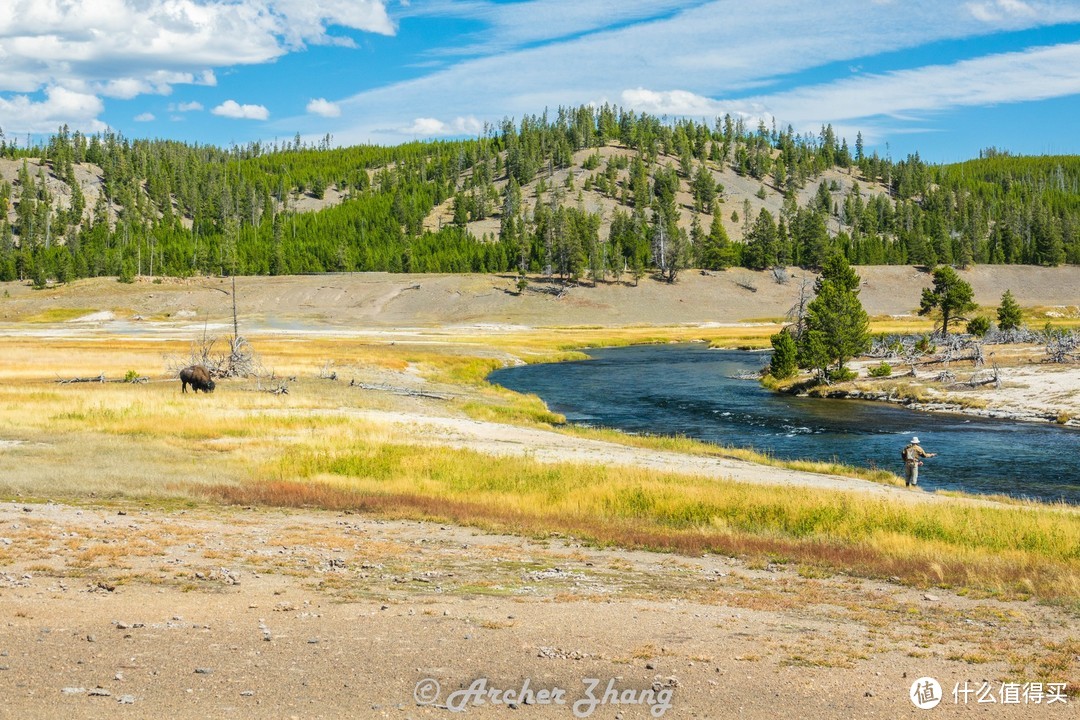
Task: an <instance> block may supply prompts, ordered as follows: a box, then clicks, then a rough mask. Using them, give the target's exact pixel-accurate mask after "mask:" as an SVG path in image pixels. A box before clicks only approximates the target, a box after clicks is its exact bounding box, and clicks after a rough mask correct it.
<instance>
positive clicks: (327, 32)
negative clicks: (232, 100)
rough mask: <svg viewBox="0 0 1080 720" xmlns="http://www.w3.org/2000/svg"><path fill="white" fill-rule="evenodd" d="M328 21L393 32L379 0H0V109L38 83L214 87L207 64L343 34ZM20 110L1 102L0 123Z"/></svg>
mask: <svg viewBox="0 0 1080 720" xmlns="http://www.w3.org/2000/svg"><path fill="white" fill-rule="evenodd" d="M332 28H344V29H346V30H352V31H360V32H373V33H379V34H384V35H390V34H393V33H394V32H395V26H394V24H393V22H392V21H391V19H390V17H389V15H388V13H387V11H386V3H385V0H5V3H4V10H3V12H2V13H0V67H2V68H3V71H2V72H0V100H4V102H5V105H3V106H0V108H2V107H13V106H14V105H13V104H17V97H16V96H7V97H6V98H5V96H4V93H20V94H26V95H27V96H28V98H29V97H30V96H32V95H33V94H35V93H39V92H41V91H43V90H44V88H46V87H54V88H55V87H62V88H66V89H68V90H69V91H71V92H75V93H82V94H94V95H96V96H98V97H99V98H100V97H106V98H116V99H131V98H134V97H137V96H139V95H143V94H147V93H154V94H160V95H168V94H170V93H171V92H172V90H173V86H174V85H185V84H186V85H192V84H194V85H216V84H217V76H216V74H215V72H214V71H215V68H231V67H234V66H237V65H250V64H260V63H266V62H272V61H274V60H276V59H277V58H279V57H281V56H282V55H284V54H286V53H288V52H290V51H293V50H297V49H300V48H303V47H304V46H306V45H309V44H323V43H339V44H340V43H342V42H351V41H350V40H349V38H348V37H347V36H344V35H343V36H341V37H337V36H334V35H333V34H332V33H331V29H332ZM101 107H102V110H103V109H104V105H103V104H102V105H101ZM21 117H22V116H20V115H17V114H13V113H7V112H3V111H2V110H0V125H2V126H3V127H4V128H5V129H9V130H11V131H14V132H21V131H29V130H30V128H28V127H23V126H22V125H21V124H20V123H21V121H20V118H21Z"/></svg>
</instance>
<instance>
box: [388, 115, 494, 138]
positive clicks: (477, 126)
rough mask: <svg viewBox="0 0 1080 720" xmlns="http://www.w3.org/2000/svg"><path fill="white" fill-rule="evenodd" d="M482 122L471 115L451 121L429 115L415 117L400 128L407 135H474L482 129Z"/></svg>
mask: <svg viewBox="0 0 1080 720" xmlns="http://www.w3.org/2000/svg"><path fill="white" fill-rule="evenodd" d="M483 128H484V124H483V123H482V122H480V121H479V120H477V119H476V118H475V117H473V116H471V115H470V116H468V117H458V118H454V121H453V122H451V123H445V122H443V121H442V120H438V119H436V118H430V117H422V118H416V119H415V120H413V123H412V125H410V126H409V127H406V128H402V129H401V133H402V134H403V135H406V136H409V137H424V138H427V137H438V136H458V135H476V134H478V133H479V132H480V131H481V130H483Z"/></svg>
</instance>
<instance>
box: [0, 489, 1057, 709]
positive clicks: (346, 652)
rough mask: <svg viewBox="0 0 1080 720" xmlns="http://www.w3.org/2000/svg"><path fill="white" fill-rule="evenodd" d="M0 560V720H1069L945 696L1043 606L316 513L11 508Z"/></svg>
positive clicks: (1044, 639) (985, 667)
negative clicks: (783, 719)
mask: <svg viewBox="0 0 1080 720" xmlns="http://www.w3.org/2000/svg"><path fill="white" fill-rule="evenodd" d="M0 551H2V552H3V554H4V556H5V560H6V561H7V562H6V563H5V565H4V567H3V571H2V572H0V612H2V613H3V623H4V629H3V632H2V633H0V682H2V683H3V687H4V689H5V702H4V705H3V709H2V710H0V714H2V715H3V716H4V717H13V718H15V717H19V718H55V717H60V716H65V715H66V716H70V717H80V718H83V717H85V718H92V717H132V718H149V717H176V718H188V717H190V718H206V717H236V718H248V717H250V718H263V717H274V718H292V717H295V718H353V717H364V718H367V717H371V718H381V717H387V718H426V717H450V716H454V715H455V713H453V712H451V709H450V707H449V706H453V707H454V708H455V709H459V710H462V712H461V714H460V716H461V717H506V716H507V715H508V714H509V715H510V716H514V717H516V716H518V715H520V716H522V717H542V718H570V717H586V716H591V717H597V718H615V717H622V718H627V719H629V718H647V717H671V718H691V717H697V718H721V717H746V718H773V717H776V716H777V715H778V714H779V713H792V712H794V713H795V716H797V717H802V718H841V717H846V718H851V717H858V718H869V717H881V718H895V717H901V716H908V715H917V714H919V713H921V712H922V711H921V710H918V709H916V708H915V706H914V705H913V704H912V702H911V700H910V699H909V697H908V693H909V690H910V688H911V686H912V684H913V683H914V682H915V681H916V680H917V679H918V678H921V677H924V676H929V677H933V678H935V679H937V680H938V681H939V683H940V685H941V686H942V688H944V690H943V693H944V694H945V698H944V700H943V701H942V703H941V705H940V706H939V707H938V708H937V709H935V710H934V712H935V716H942V717H969V716H970V715H971V713H973V712H977V711H980V710H981V711H983V712H985V713H988V714H986V715H985V716H987V717H1003V718H1028V717H1039V718H1041V717H1050V718H1065V717H1074V716H1075V715H1074V713H1075V708H1074V707H1072V705H1073V704H1075V699H1074V698H1073V699H1070V700H1069V702H1068V703H1061V702H1057V703H1054V704H1048V703H1047V700H1046V698H1045V697H1044V698H1043V700H1042V702H1041V703H1039V704H1034V703H1033V702H1027V703H1023V702H1021V703H1020V704H1001V703H1000V702H999V703H998V704H995V705H992V706H991V705H987V704H978V703H976V702H975V699H976V698H975V695H974V694H972V695H971V696H970V699H969V702H968V703H967V704H965V703H964V702H963V701H962V700H963V697H964V696H963V694H960V695H959V696H958V697H959V698H960V700H961V701H960V702H956V701H955V700H954V697H953V694H952V693H953V689H954V688H955V687H957V686H959V688H960V689H963V688H964V687H965V685H964V684H965V683H967V687H969V688H970V689H972V690H976V689H979V688H982V687H984V685H985V686H986V687H990V688H992V693H993V695H994V696H995V697H999V698H1000V697H1001V693H1002V692H1003V686H1002V683H1003V682H1004V683H1006V685H1008V684H1010V683H1014V682H1016V683H1019V682H1021V681H1022V680H1025V679H1026V680H1029V681H1030V680H1032V679H1033V678H1034V676H1033V675H1031V672H1032V670H1031V668H1030V666H1027V667H1025V666H1024V662H1025V658H1029V659H1030V658H1031V657H1033V656H1035V655H1038V654H1039V653H1045V652H1046V646H1047V644H1048V643H1053V642H1054V641H1056V640H1059V639H1060V638H1062V637H1063V636H1065V635H1067V634H1069V633H1070V632H1072V633H1075V630H1076V619H1075V618H1074V617H1070V616H1068V615H1067V614H1064V613H1062V612H1060V611H1057V610H1055V609H1053V608H1048V607H1043V606H1039V605H1036V604H1034V603H1019V602H1010V603H1001V602H997V601H993V600H980V599H975V598H965V597H960V596H957V595H955V594H952V593H949V592H942V591H934V592H932V593H929V592H924V591H920V590H917V589H912V588H906V587H902V586H899V585H894V584H891V583H889V582H887V581H881V582H876V581H868V580H856V579H853V578H849V577H845V576H843V575H840V576H835V577H817V576H813V575H811V574H800V573H799V572H797V571H795V570H793V569H790V568H781V567H777V566H771V565H770V566H765V567H754V568H751V567H748V566H747V565H746V564H745V563H743V562H742V561H739V560H735V559H730V558H726V557H716V556H708V557H702V558H686V557H678V556H672V555H663V554H654V553H647V552H629V551H624V550H600V549H595V548H590V547H582V546H581V545H579V544H578V543H576V542H575V541H574V540H573V538H562V539H557V540H545V541H535V540H530V539H525V538H518V537H508V536H501V535H488V534H484V533H480V532H478V531H474V530H470V529H462V528H457V527H448V526H440V525H433V524H431V523H419V522H411V521H380V520H372V519H369V518H364V517H360V516H356V515H347V514H339V513H330V512H315V511H277V510H256V509H251V508H225V509H212V508H199V509H192V510H174V511H165V510H160V509H151V508H139V507H137V506H126V507H125V506H121V507H108V508H105V507H66V506H60V505H52V504H49V505H20V504H10V503H9V504H3V505H0ZM589 678H592V679H594V680H597V681H599V684H598V685H597V686H596V689H594V690H593V691H592V694H593V695H594V696H595V697H596V698H597V699H598V700H600V701H602V702H600V703H598V704H597V705H596V706H595V707H590V706H589V705H588V704H587V701H588V698H589V696H590V695H589V687H590V685H589V683H590V681H588V680H587V679H589ZM431 681H434V682H431ZM477 681H486V683H487V684H486V688H487V689H498V690H504V691H505V690H514V689H517V690H520V689H521V688H522V686H523V684H524V683H525V682H526V681H527V682H528V683H529V687H531V688H532V689H534V690H536V691H539V690H542V689H548V690H552V691H555V690H558V689H561V690H563V691H564V695H563V699H564V700H565V703H564V704H558V703H552V704H549V705H542V704H540V703H539V702H538V700H537V697H536V696H534V697H533V698H532V700H533V703H534V704H526V703H524V702H520V701H516V702H514V706H515V707H514V708H510V707H509V706H508V705H506V704H500V703H498V702H497V700H499V699H500V698H497V697H492V696H490V695H487V696H484V699H483V702H482V704H481V700H478V699H477V698H476V697H475V696H465V697H463V696H462V695H461V693H460V692H459V691H462V690H466V689H468V688H470V687H474V683H476V682H477ZM609 682H611V683H613V685H612V689H613V692H614V694H608V695H607V696H606V697H607V700H606V701H605V700H604V698H605V692H606V691H607V690H608V684H609ZM436 683H437V686H438V688H439V690H438V692H437V694H430V693H432V692H433V688H435V687H436ZM476 687H479V686H476ZM1046 689H1049V687H1048V684H1047V686H1046ZM665 690H670V696H669V697H668V695H666V694H663V693H664V691H665ZM650 691H651V692H650ZM455 692H458V693H459V694H458V695H457V696H454V695H453V693H455ZM983 692H984V693H985V692H986V691H985V690H984V691H983ZM1005 692H1006V693H1007V692H1008V690H1005ZM424 693H429V694H424ZM615 695H617V696H618V698H619V699H620V700H621V701H624V702H623V703H622V704H614V703H613V702H612V700H613V698H614V697H615ZM986 697H989V696H986ZM418 698H419V699H418ZM428 700H433V702H432V703H431V704H425V703H426V702H427V701H428ZM581 701H585V702H586V704H584V705H577V706H576V709H577V711H578V712H577V714H575V703H577V702H581ZM448 704H449V706H448ZM462 704H463V705H462ZM667 705H670V708H666V706H667ZM585 712H589V714H588V715H584V714H583V713H585Z"/></svg>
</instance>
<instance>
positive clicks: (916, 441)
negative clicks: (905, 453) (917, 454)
mask: <svg viewBox="0 0 1080 720" xmlns="http://www.w3.org/2000/svg"><path fill="white" fill-rule="evenodd" d="M911 444H912V445H918V444H919V438H917V437H913V438H911Z"/></svg>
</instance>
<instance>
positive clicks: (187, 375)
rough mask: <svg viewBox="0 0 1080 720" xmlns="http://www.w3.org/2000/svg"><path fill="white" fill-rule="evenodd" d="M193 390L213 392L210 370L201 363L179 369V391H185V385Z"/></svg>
mask: <svg viewBox="0 0 1080 720" xmlns="http://www.w3.org/2000/svg"><path fill="white" fill-rule="evenodd" d="M188 385H190V386H191V389H192V390H194V391H195V392H199V391H200V390H202V391H203V392H208V393H209V392H214V380H213V378H211V377H210V371H209V370H207V369H206V368H204V367H203V366H202V365H192V366H190V367H186V368H184V369H183V370H181V371H180V392H187V386H188Z"/></svg>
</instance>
